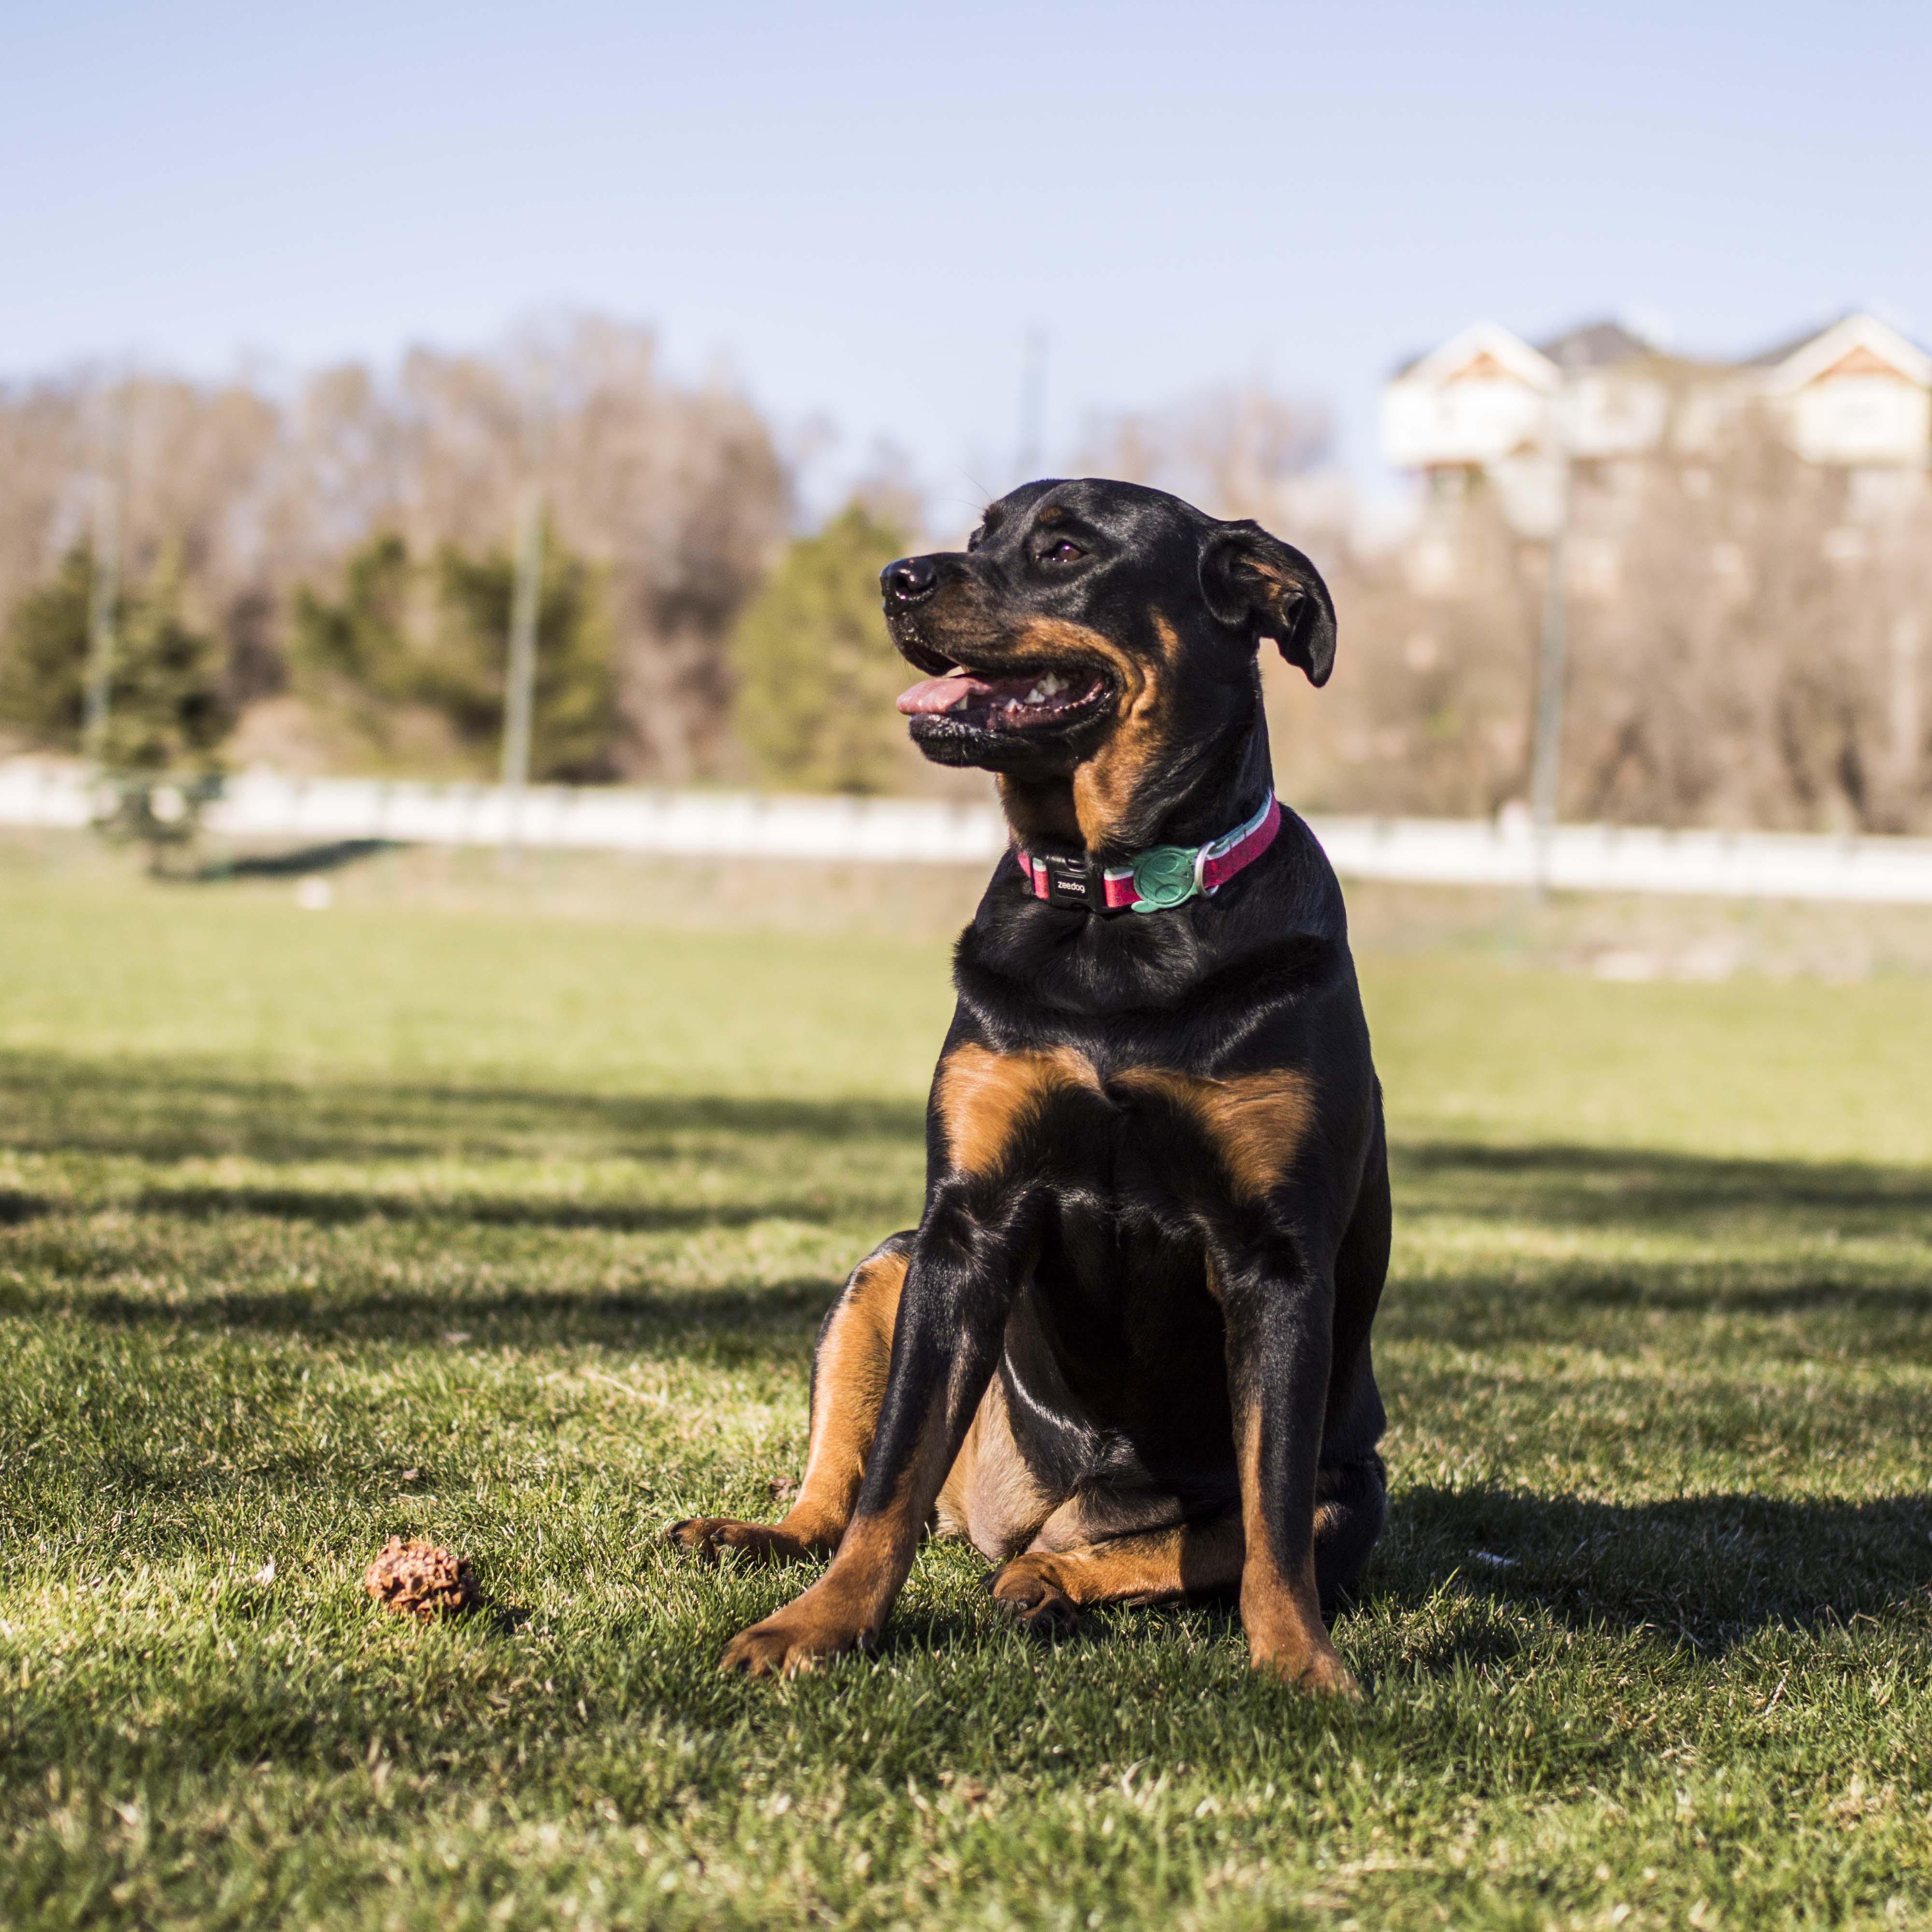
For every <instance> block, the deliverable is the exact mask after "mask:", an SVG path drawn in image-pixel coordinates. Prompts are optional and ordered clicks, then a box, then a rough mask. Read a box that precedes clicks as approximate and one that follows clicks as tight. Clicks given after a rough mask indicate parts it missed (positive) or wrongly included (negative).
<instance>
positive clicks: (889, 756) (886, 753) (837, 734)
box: [732, 502, 906, 792]
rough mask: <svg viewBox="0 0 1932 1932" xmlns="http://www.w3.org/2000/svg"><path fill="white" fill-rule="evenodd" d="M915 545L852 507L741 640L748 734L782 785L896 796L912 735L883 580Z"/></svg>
mask: <svg viewBox="0 0 1932 1932" xmlns="http://www.w3.org/2000/svg"><path fill="white" fill-rule="evenodd" d="M904 547H905V538H904V533H903V532H901V531H900V530H898V529H895V528H894V527H893V526H892V525H891V524H890V523H888V522H886V521H885V520H883V519H882V518H880V517H877V516H876V515H875V514H874V513H873V512H872V511H870V510H869V509H868V508H866V506H865V505H864V504H862V503H860V502H852V503H850V504H847V506H846V507H845V508H844V509H843V510H841V511H840V512H839V513H838V515H837V516H835V517H833V518H832V520H831V521H830V522H829V523H827V524H826V526H825V527H824V528H823V529H822V530H820V531H819V532H818V533H817V535H815V536H809V537H801V538H799V539H798V540H797V541H796V542H794V543H793V544H792V545H791V546H790V548H789V549H788V550H787V551H786V552H785V554H784V559H783V560H782V561H781V562H780V564H779V565H778V568H777V570H776V571H775V572H774V573H773V574H772V578H771V580H770V581H769V583H767V584H766V586H765V587H764V589H763V590H762V591H760V592H759V594H758V595H757V597H756V598H754V600H753V601H752V603H751V607H750V608H749V609H748V610H746V612H745V615H744V616H743V618H742V619H741V620H740V622H739V625H738V628H737V631H736V634H735V636H734V637H733V640H732V658H733V664H734V667H735V668H736V673H737V676H738V691H737V698H736V715H737V722H738V729H739V734H740V735H741V736H742V738H743V739H744V741H745V744H746V745H748V747H749V748H750V750H751V753H752V755H753V756H754V757H755V758H756V759H757V762H758V765H759V767H760V769H761V770H762V771H763V772H764V773H765V775H766V776H767V777H768V778H771V779H772V781H774V782H775V783H777V784H784V785H793V786H797V787H802V788H804V789H806V790H820V791H848V792H877V791H883V790H888V789H889V787H891V785H892V781H893V776H894V774H895V771H896V770H897V769H898V766H900V764H901V762H902V761H903V760H904V755H905V753H904V743H905V733H904V727H903V726H902V725H901V722H900V720H899V718H898V714H897V713H896V712H895V711H894V709H893V708H892V699H893V697H894V695H895V693H896V692H897V691H898V690H899V688H901V685H903V684H904V682H905V681H906V667H905V662H904V659H903V658H901V657H900V655H898V652H897V651H895V649H893V648H892V640H891V639H890V638H889V637H887V635H886V622H885V617H884V614H883V612H882V611H881V610H880V606H879V572H880V570H881V569H882V568H884V566H885V565H886V564H888V563H889V562H891V561H892V559H893V558H894V557H895V556H898V555H900V554H901V552H902V551H903V550H904Z"/></svg>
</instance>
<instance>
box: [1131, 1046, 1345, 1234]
mask: <svg viewBox="0 0 1932 1932" xmlns="http://www.w3.org/2000/svg"><path fill="white" fill-rule="evenodd" d="M1114 1084H1115V1085H1117V1086H1122V1087H1125V1088H1128V1089H1130V1091H1131V1090H1134V1089H1138V1090H1139V1091H1142V1092H1143V1093H1154V1094H1161V1095H1163V1097H1165V1098H1166V1099H1167V1100H1169V1101H1171V1102H1172V1103H1173V1104H1174V1105H1175V1106H1176V1107H1178V1108H1179V1109H1181V1111H1182V1112H1184V1113H1186V1114H1188V1115H1191V1116H1193V1118H1194V1119H1195V1120H1196V1121H1198V1122H1199V1124H1200V1126H1201V1128H1202V1131H1203V1133H1205V1134H1206V1136H1207V1137H1208V1141H1209V1142H1210V1143H1211V1145H1213V1147H1214V1151H1215V1153H1216V1154H1217V1156H1219V1157H1220V1161H1221V1164H1222V1166H1223V1167H1224V1168H1225V1169H1226V1170H1227V1174H1228V1178H1229V1180H1230V1181H1232V1183H1233V1184H1234V1190H1235V1193H1236V1195H1237V1196H1238V1197H1240V1198H1241V1199H1244V1200H1250V1201H1258V1200H1260V1199H1262V1197H1263V1196H1265V1195H1266V1194H1267V1193H1268V1191H1269V1190H1270V1189H1271V1188H1273V1187H1277V1185H1279V1184H1280V1181H1281V1180H1282V1179H1283V1176H1284V1175H1286V1173H1287V1172H1288V1170H1289V1167H1290V1166H1291V1165H1292V1163H1293V1162H1294V1160H1295V1154H1296V1153H1297V1152H1298V1150H1299V1149H1300V1148H1301V1142H1302V1139H1303V1137H1304V1135H1305V1134H1306V1133H1307V1131H1308V1125H1309V1123H1310V1121H1311V1120H1312V1119H1313V1117H1314V1097H1313V1093H1312V1091H1311V1090H1310V1083H1309V1081H1308V1079H1307V1077H1306V1076H1304V1075H1303V1074H1300V1073H1294V1072H1292V1071H1289V1070H1280V1071H1274V1072H1270V1073H1241V1074H1237V1075H1235V1076H1234V1078H1233V1079H1227V1080H1210V1079H1204V1078H1202V1076H1199V1075H1198V1074H1193V1073H1173V1072H1171V1071H1169V1070H1168V1069H1166V1068H1165V1067H1130V1068H1129V1069H1127V1071H1126V1072H1124V1073H1120V1074H1117V1075H1116V1076H1115V1082H1114Z"/></svg>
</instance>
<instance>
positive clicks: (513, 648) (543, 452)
mask: <svg viewBox="0 0 1932 1932" xmlns="http://www.w3.org/2000/svg"><path fill="white" fill-rule="evenodd" d="M544 388H545V390H546V393H543V394H541V395H538V396H536V397H534V398H532V401H530V403H529V405H528V406H527V407H528V409H529V414H528V415H527V416H526V417H525V419H524V424H525V433H524V437H523V460H524V462H525V463H526V466H527V468H526V475H525V477H524V481H523V492H522V494H521V496H520V498H519V499H518V502H517V576H516V583H515V585H514V588H513V589H512V590H511V594H510V654H509V661H508V664H506V666H505V670H504V677H503V791H504V794H505V796H504V800H503V803H504V822H503V845H502V852H501V853H500V855H499V856H500V858H501V860H502V863H503V865H505V867H511V866H514V865H515V864H516V862H517V850H518V847H520V844H522V841H523V793H524V790H525V789H526V787H527V786H528V785H529V780H530V732H531V724H532V714H533V712H534V709H535V693H536V679H537V622H538V614H539V607H540V606H541V601H542V596H543V519H544V466H545V463H546V462H547V459H548V457H549V455H550V405H551V403H552V401H553V398H552V397H551V396H550V395H549V394H548V393H547V384H546V385H545V386H544Z"/></svg>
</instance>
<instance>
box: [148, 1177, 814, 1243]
mask: <svg viewBox="0 0 1932 1932" xmlns="http://www.w3.org/2000/svg"><path fill="white" fill-rule="evenodd" d="M130 1205H131V1208H132V1210H133V1212H134V1213H136V1214H155V1215H172V1216H175V1217H178V1218H180V1219H181V1220H194V1221H203V1220H218V1219H219V1218H220V1217H223V1216H224V1215H229V1214H252V1215H260V1216H262V1217H265V1218H267V1219H269V1220H282V1221H306V1222H309V1223H313V1224H314V1225H315V1226H319V1227H336V1226H355V1225H358V1224H360V1223H366V1222H372V1221H375V1222H380V1221H445V1222H447V1221H455V1222H466V1223H474V1224H476V1225H478V1226H484V1227H493V1228H557V1229H572V1228H595V1229H602V1230H604V1231H605V1232H608V1233H613V1234H637V1235H643V1234H661V1233H667V1232H677V1231H679V1230H680V1229H696V1228H745V1227H749V1226H751V1225H752V1224H753V1223H756V1222H759V1221H770V1220H790V1221H816V1222H823V1221H829V1220H835V1219H838V1217H839V1214H840V1212H841V1211H838V1210H835V1209H834V1208H832V1207H831V1206H830V1205H829V1204H827V1203H826V1202H823V1201H822V1200H782V1201H762V1202H733V1203H729V1204H721V1205H711V1206H702V1205H695V1204H694V1205H689V1206H684V1207H675V1206H657V1207H646V1206H642V1205H639V1206H626V1205H624V1204H623V1203H622V1202H585V1201H556V1200H544V1199H541V1198H538V1199H529V1198H526V1199H521V1200H518V1199H514V1198H509V1199H506V1198H504V1197H501V1196H499V1197H497V1198H496V1199H489V1198H487V1197H480V1196H444V1197H443V1198H442V1199H437V1198H436V1197H435V1196H419V1195H406V1194H389V1193H381V1192H379V1191H374V1190H371V1191H363V1190H354V1189H344V1190H327V1189H308V1188H296V1187H165V1188H154V1189H151V1190H148V1192H147V1193H144V1194H142V1195H139V1196H137V1197H136V1199H135V1200H134V1201H133V1202H132V1203H131V1204H130ZM846 1212H849V1210H846Z"/></svg>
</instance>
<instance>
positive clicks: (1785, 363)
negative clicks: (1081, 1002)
mask: <svg viewBox="0 0 1932 1932" xmlns="http://www.w3.org/2000/svg"><path fill="white" fill-rule="evenodd" d="M1744 367H1745V368H1748V369H1760V370H1762V371H1763V372H1764V374H1765V377H1766V380H1767V381H1768V383H1769V386H1770V387H1771V388H1772V389H1782V390H1787V391H1789V390H1793V389H1802V388H1804V386H1805V384H1807V383H1815V382H1817V380H1819V379H1820V377H1825V376H1829V375H1832V374H1882V373H1884V372H1885V371H1893V372H1895V373H1896V374H1898V375H1900V376H1902V377H1904V378H1905V379H1906V381H1907V382H1911V383H1917V384H1918V385H1919V386H1920V387H1921V389H1932V356H1928V355H1927V353H1926V352H1925V351H1924V350H1922V349H1921V348H1920V347H1919V346H1918V344H1917V343H1915V342H1914V341H1912V339H1911V338H1910V337H1909V336H1907V335H1901V334H1900V332H1899V331H1898V330H1897V329H1894V328H1893V327H1892V326H1891V323H1888V322H1881V321H1880V320H1879V318H1878V317H1876V316H1875V315H1867V314H1862V313H1860V312H1858V311H1854V312H1853V313H1852V314H1849V315H1843V316H1841V317H1839V318H1838V320H1837V321H1836V322H1834V323H1829V324H1828V325H1827V326H1826V327H1824V328H1823V329H1812V330H1811V331H1809V332H1808V333H1806V334H1805V335H1801V336H1799V338H1797V340H1796V341H1793V342H1785V343H1781V344H1778V346H1777V347H1775V348H1772V349H1767V350H1763V352H1762V353H1760V354H1758V355H1756V356H1753V357H1752V358H1751V360H1750V361H1749V362H1747V363H1745V365H1744Z"/></svg>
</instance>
